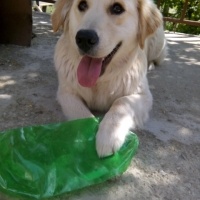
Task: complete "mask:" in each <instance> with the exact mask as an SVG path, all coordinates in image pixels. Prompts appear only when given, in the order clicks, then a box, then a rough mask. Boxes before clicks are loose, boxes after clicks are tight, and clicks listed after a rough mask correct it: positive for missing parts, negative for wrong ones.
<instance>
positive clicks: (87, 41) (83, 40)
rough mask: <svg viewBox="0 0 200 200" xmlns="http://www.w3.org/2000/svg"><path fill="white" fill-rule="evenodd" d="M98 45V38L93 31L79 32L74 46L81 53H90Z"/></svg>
mask: <svg viewBox="0 0 200 200" xmlns="http://www.w3.org/2000/svg"><path fill="white" fill-rule="evenodd" d="M98 43H99V37H98V35H97V33H96V32H95V31H94V30H83V29H82V30H79V31H78V32H77V34H76V44H77V46H78V47H79V49H80V50H81V51H82V52H83V53H88V52H90V51H91V50H92V49H93V48H94V47H95V46H96V45H97V44H98Z"/></svg>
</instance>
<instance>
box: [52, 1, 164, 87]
mask: <svg viewBox="0 0 200 200" xmlns="http://www.w3.org/2000/svg"><path fill="white" fill-rule="evenodd" d="M161 23H162V16H161V14H160V12H159V11H158V9H157V8H156V6H155V5H154V3H153V2H152V1H151V0H117V1H116V0H58V2H57V5H56V9H55V12H54V13H53V15H52V24H53V29H54V31H57V30H58V29H59V27H60V26H62V27H63V28H64V31H65V32H67V33H68V34H67V35H68V37H69V38H70V41H71V42H72V44H73V45H72V46H74V47H75V49H76V50H77V53H78V54H79V55H80V56H81V58H82V59H81V62H80V64H79V66H78V71H77V74H78V78H79V83H81V85H83V86H86V87H90V86H92V85H94V84H95V83H96V81H97V78H98V77H99V76H100V75H101V74H102V73H103V72H104V71H105V68H106V66H107V65H109V64H110V63H111V62H114V60H116V58H117V57H118V56H119V55H124V54H125V52H126V54H127V53H130V51H131V50H132V49H134V48H135V47H137V46H138V45H139V46H140V48H144V43H145V39H146V38H147V37H148V36H149V35H151V34H152V33H154V32H155V30H156V29H157V27H158V26H160V25H161ZM70 48H71V47H70ZM120 51H121V53H120ZM86 76H87V78H86ZM89 77H90V78H89ZM91 77H92V78H91Z"/></svg>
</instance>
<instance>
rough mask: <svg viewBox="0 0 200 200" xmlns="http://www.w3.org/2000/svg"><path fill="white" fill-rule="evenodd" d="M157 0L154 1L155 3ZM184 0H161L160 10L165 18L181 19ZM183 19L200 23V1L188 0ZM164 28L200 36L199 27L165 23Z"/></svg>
mask: <svg viewBox="0 0 200 200" xmlns="http://www.w3.org/2000/svg"><path fill="white" fill-rule="evenodd" d="M157 2H158V0H155V3H157ZM184 2H185V0H161V7H160V10H161V12H162V14H163V16H165V17H173V18H178V19H179V18H181V15H182V10H183V7H184ZM185 19H187V20H193V21H200V0H190V1H189V3H188V7H187V10H186V14H185ZM165 28H166V29H167V30H169V31H177V32H182V33H189V34H200V26H190V25H186V24H179V23H178V24H176V23H173V22H166V23H165Z"/></svg>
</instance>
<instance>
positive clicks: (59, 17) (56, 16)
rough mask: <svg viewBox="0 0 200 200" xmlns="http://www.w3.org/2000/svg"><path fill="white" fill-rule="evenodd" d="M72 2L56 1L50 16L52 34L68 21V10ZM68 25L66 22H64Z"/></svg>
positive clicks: (69, 0)
mask: <svg viewBox="0 0 200 200" xmlns="http://www.w3.org/2000/svg"><path fill="white" fill-rule="evenodd" d="M72 1H73V0H58V1H57V2H56V4H55V11H54V13H53V14H52V16H51V21H52V26H53V30H54V32H56V31H58V29H59V28H60V27H61V26H62V27H63V25H64V22H65V20H68V15H69V10H70V8H71V5H72ZM66 23H68V22H66Z"/></svg>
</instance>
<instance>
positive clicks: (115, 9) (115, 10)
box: [110, 3, 125, 15]
mask: <svg viewBox="0 0 200 200" xmlns="http://www.w3.org/2000/svg"><path fill="white" fill-rule="evenodd" d="M124 11H125V10H124V8H123V7H122V5H120V4H119V3H114V4H113V5H112V6H111V7H110V12H111V14H112V15H120V14H122V13H123V12H124Z"/></svg>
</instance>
